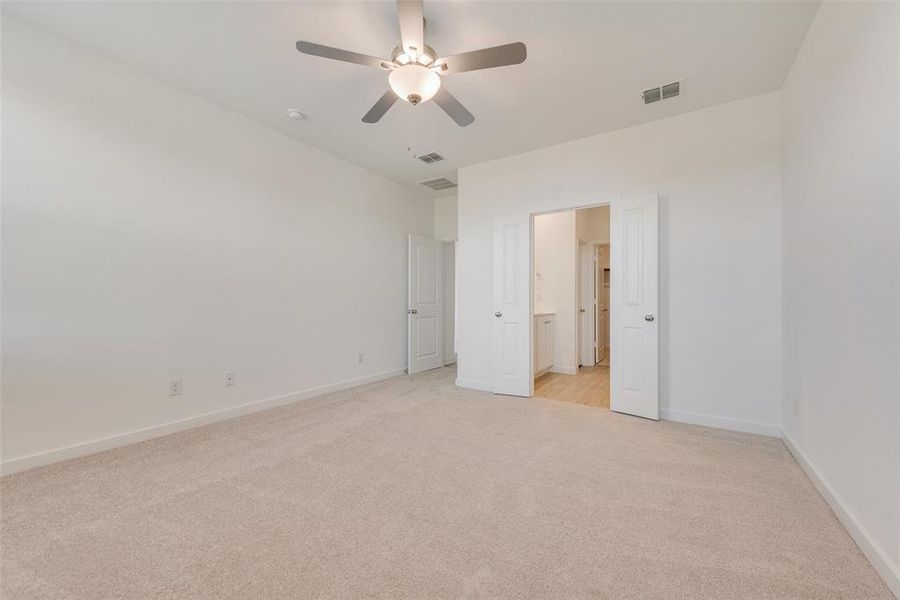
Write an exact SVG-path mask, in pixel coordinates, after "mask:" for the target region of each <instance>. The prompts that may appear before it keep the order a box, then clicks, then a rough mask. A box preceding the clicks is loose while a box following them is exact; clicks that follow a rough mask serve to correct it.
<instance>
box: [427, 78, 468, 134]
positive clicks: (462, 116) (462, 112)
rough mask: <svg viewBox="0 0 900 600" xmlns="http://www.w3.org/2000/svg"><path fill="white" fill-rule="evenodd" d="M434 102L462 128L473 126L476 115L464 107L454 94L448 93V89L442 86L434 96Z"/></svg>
mask: <svg viewBox="0 0 900 600" xmlns="http://www.w3.org/2000/svg"><path fill="white" fill-rule="evenodd" d="M434 102H435V104H437V105H438V106H440V107H441V108H442V109H443V110H444V112H445V113H447V114H448V115H449V116H450V118H451V119H453V120H454V121H456V124H457V125H459V126H460V127H465V126H466V125H471V124H472V122H473V121H474V120H475V115H473V114H472V113H470V112H469V109H468V108H466V107H465V106H463V105H462V103H461V102H460V101H459V100H457V99H456V97H455V96H453V94H451V93H450V92H448V91H447V88H445V87H444V86H441V89H440V90H438V93H437V94H435V95H434Z"/></svg>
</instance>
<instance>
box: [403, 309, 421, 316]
mask: <svg viewBox="0 0 900 600" xmlns="http://www.w3.org/2000/svg"><path fill="white" fill-rule="evenodd" d="M406 312H408V313H409V314H411V315H417V314H419V311H417V310H416V309H414V308H411V309H409V310H408V311H406Z"/></svg>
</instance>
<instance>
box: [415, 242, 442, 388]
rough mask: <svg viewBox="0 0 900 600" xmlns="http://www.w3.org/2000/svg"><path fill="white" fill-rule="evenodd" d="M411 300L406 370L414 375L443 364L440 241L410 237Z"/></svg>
mask: <svg viewBox="0 0 900 600" xmlns="http://www.w3.org/2000/svg"><path fill="white" fill-rule="evenodd" d="M408 300H409V304H408V305H407V309H406V313H407V316H408V321H409V328H408V333H409V340H408V344H407V347H408V352H409V356H408V357H407V371H408V372H409V374H410V375H412V374H413V373H418V372H419V371H427V370H428V369H436V368H438V367H441V366H443V365H444V353H443V347H444V346H443V343H444V342H443V314H442V305H441V242H439V241H437V240H434V239H432V238H428V237H423V236H420V235H411V236H409V298H408Z"/></svg>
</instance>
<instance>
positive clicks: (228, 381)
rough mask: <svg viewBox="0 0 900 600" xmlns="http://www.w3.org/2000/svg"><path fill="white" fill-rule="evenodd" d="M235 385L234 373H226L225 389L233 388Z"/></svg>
mask: <svg viewBox="0 0 900 600" xmlns="http://www.w3.org/2000/svg"><path fill="white" fill-rule="evenodd" d="M233 385H234V371H229V372H227V373H225V387H231V386H233Z"/></svg>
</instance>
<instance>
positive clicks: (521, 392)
mask: <svg viewBox="0 0 900 600" xmlns="http://www.w3.org/2000/svg"><path fill="white" fill-rule="evenodd" d="M530 262H531V216H530V215H528V214H526V215H522V216H519V217H514V218H508V219H498V220H497V221H495V223H494V314H493V315H492V316H491V319H492V320H493V322H494V331H493V346H494V348H493V350H494V364H493V370H494V381H493V388H494V393H496V394H509V395H512V396H531V395H532V393H533V389H534V380H533V378H532V377H533V376H532V373H531V367H532V362H533V361H532V356H533V355H532V350H531V325H532V322H533V320H534V319H533V318H532V310H531V270H530Z"/></svg>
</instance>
